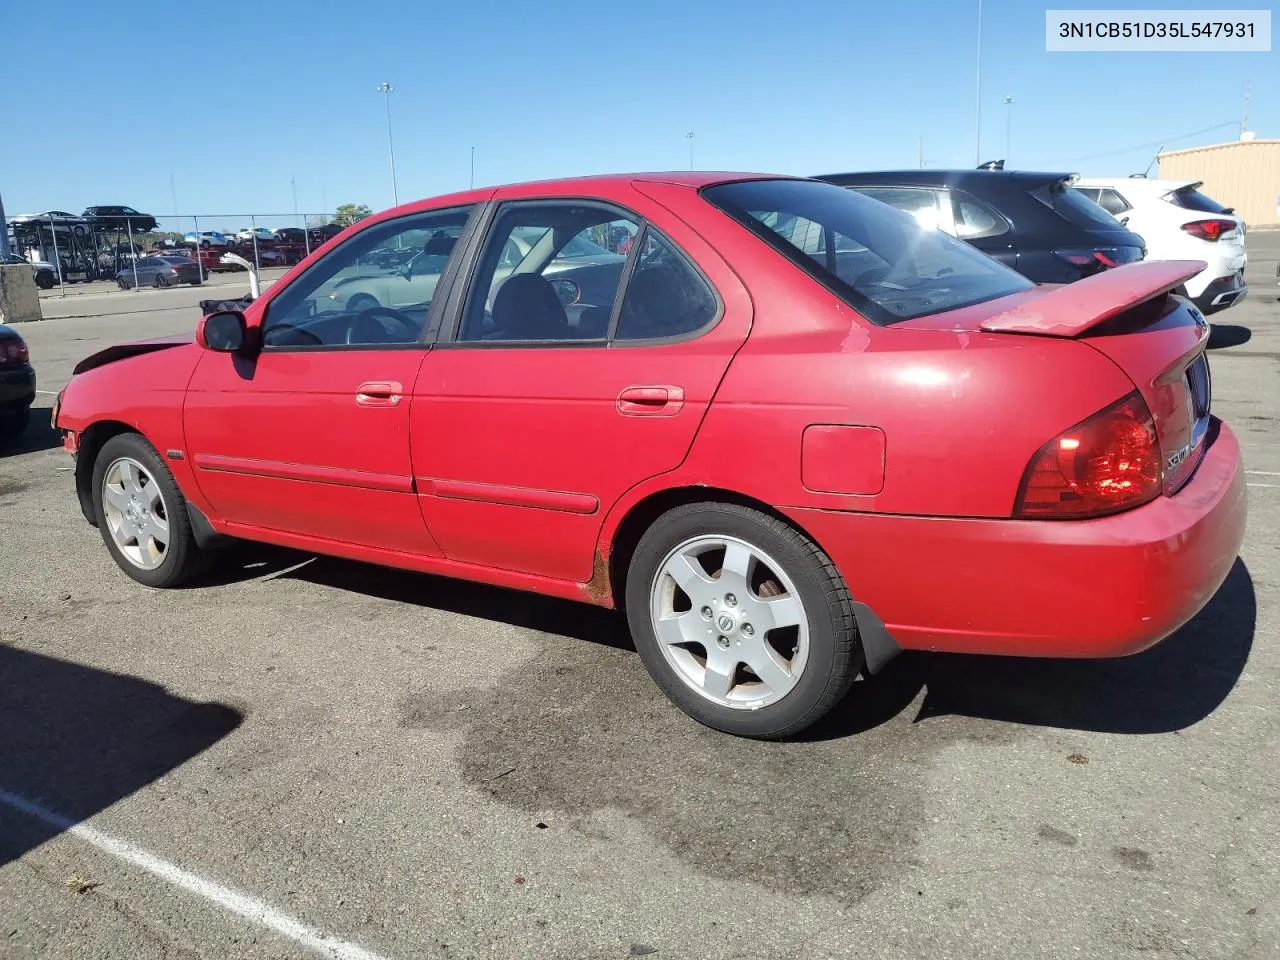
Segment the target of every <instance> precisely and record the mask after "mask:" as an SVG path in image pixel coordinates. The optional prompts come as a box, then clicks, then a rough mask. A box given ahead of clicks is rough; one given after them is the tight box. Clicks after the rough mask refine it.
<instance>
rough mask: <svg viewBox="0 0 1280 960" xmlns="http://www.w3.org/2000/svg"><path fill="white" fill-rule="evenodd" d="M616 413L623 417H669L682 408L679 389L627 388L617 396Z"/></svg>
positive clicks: (659, 387) (664, 387)
mask: <svg viewBox="0 0 1280 960" xmlns="http://www.w3.org/2000/svg"><path fill="white" fill-rule="evenodd" d="M617 406H618V412H619V413H620V414H622V415H623V416H624V417H645V416H648V417H671V416H675V415H676V414H677V413H679V412H680V408H681V407H683V406H684V390H683V389H682V388H681V387H671V386H651V387H650V386H645V387H627V388H626V389H625V390H623V391H622V392H621V393H619V394H618V403H617Z"/></svg>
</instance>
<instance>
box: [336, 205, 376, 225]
mask: <svg viewBox="0 0 1280 960" xmlns="http://www.w3.org/2000/svg"><path fill="white" fill-rule="evenodd" d="M372 215H373V211H372V210H370V209H369V208H368V207H367V206H365V205H364V204H363V203H344V204H342V205H341V206H340V207H338V209H337V210H335V211H334V212H333V220H331V221H330V222H331V223H333V224H335V225H337V226H339V227H349V226H351V224H353V223H358V222H359V221H361V220H363V219H364V218H365V217H368V216H372Z"/></svg>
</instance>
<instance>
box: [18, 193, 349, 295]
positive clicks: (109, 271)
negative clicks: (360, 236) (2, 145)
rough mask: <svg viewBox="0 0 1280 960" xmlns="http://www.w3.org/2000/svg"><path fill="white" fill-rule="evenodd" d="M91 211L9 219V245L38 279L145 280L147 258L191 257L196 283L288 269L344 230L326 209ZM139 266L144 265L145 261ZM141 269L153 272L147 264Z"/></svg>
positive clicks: (131, 283) (47, 284)
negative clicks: (33, 268) (249, 266)
mask: <svg viewBox="0 0 1280 960" xmlns="http://www.w3.org/2000/svg"><path fill="white" fill-rule="evenodd" d="M97 209H98V210H99V211H100V212H99V213H97V214H95V215H93V216H75V215H73V214H69V213H65V212H62V211H48V212H45V213H42V214H36V215H29V216H22V215H19V216H15V217H10V218H9V232H10V245H11V247H12V250H13V252H14V253H15V254H17V255H18V256H21V257H23V258H24V259H26V260H29V261H31V262H32V263H33V264H35V265H36V282H37V284H38V285H39V286H40V287H42V288H44V289H48V288H51V287H53V286H55V285H60V286H62V287H63V292H64V293H65V285H66V284H75V283H88V282H91V281H95V280H108V281H113V282H115V283H117V284H118V285H119V286H120V287H121V288H125V287H133V288H136V287H137V286H139V285H140V283H141V284H145V282H146V281H144V280H143V277H142V275H141V274H140V273H139V270H138V265H139V263H140V262H142V261H144V260H145V259H146V258H148V257H155V256H181V257H188V258H190V259H192V260H195V261H196V263H197V264H198V270H199V275H200V279H201V281H203V280H205V279H207V278H208V277H209V276H210V275H211V274H215V273H221V272H224V271H237V270H241V271H242V270H245V269H246V268H245V266H244V265H243V264H242V263H240V262H238V260H237V259H233V258H232V257H228V256H227V255H228V254H231V255H233V257H235V258H242V259H243V260H245V261H248V262H249V263H251V264H253V266H254V269H255V270H256V271H261V270H263V269H268V268H271V267H289V266H292V265H293V264H296V263H298V262H299V261H301V260H302V259H303V258H304V257H306V256H307V255H308V254H310V253H311V251H312V250H314V249H315V248H316V247H317V246H319V245H320V244H322V243H324V242H325V241H326V240H328V239H329V238H330V237H332V236H334V235H336V234H337V233H338V232H339V231H340V230H341V229H342V228H341V227H338V226H335V225H333V223H332V220H333V215H332V214H326V213H221V214H219V213H202V214H179V215H173V216H165V217H153V216H150V215H147V214H140V213H136V212H135V211H132V210H126V209H121V208H97ZM143 266H144V268H145V266H146V264H143ZM143 272H144V273H146V274H148V275H149V274H150V273H151V271H148V270H144V271H143Z"/></svg>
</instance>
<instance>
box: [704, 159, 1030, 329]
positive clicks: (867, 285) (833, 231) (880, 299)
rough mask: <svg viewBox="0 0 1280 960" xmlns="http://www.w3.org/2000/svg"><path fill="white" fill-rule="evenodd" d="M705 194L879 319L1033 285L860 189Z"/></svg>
mask: <svg viewBox="0 0 1280 960" xmlns="http://www.w3.org/2000/svg"><path fill="white" fill-rule="evenodd" d="M702 196H703V197H704V198H705V199H706V200H707V201H708V202H710V203H711V204H712V205H713V206H715V207H717V208H719V209H720V210H722V211H723V212H724V213H726V214H728V215H729V216H730V217H732V218H733V219H734V220H737V221H738V222H739V223H741V224H742V225H743V226H744V227H746V228H747V229H748V230H750V231H751V232H752V233H754V234H755V235H756V236H758V237H759V238H760V239H761V240H763V241H764V242H765V243H767V244H769V245H770V246H771V247H773V248H774V249H776V250H778V251H779V252H780V253H781V254H782V255H783V256H785V257H786V258H787V259H788V260H790V261H791V262H792V263H793V264H795V266H797V267H798V268H800V269H801V270H803V271H804V272H806V273H807V274H809V275H810V276H812V277H813V278H814V279H815V280H817V281H818V282H819V283H822V284H823V285H824V286H826V287H827V288H828V289H829V290H831V291H832V292H833V293H834V294H836V295H837V296H839V297H840V298H841V299H843V300H845V301H846V302H847V303H848V304H849V305H850V306H852V307H853V308H854V309H855V310H857V311H858V312H859V313H861V314H862V315H863V316H865V317H866V318H867V319H869V320H870V321H872V322H873V323H877V324H880V325H889V324H893V323H897V322H900V321H902V320H909V319H911V318H913V317H922V316H926V315H928V314H934V313H943V312H945V311H947V310H954V309H956V308H958V307H964V306H969V305H971V304H975V303H983V302H986V301H988V300H995V299H997V298H999V297H1004V296H1008V295H1009V294H1011V293H1016V292H1018V291H1020V290H1027V289H1030V288H1031V287H1032V283H1031V281H1030V280H1027V279H1026V278H1025V277H1023V276H1022V275H1021V274H1018V273H1015V272H1014V271H1012V270H1010V269H1009V268H1008V267H1006V266H1004V265H1003V264H1000V263H998V262H997V261H995V260H993V259H991V258H990V257H988V256H986V255H985V254H983V253H981V252H979V251H978V250H976V249H974V248H973V247H971V246H969V245H968V244H967V243H965V242H964V241H962V240H957V239H956V238H955V237H952V236H951V235H950V234H947V233H943V232H942V231H940V230H928V229H925V228H923V227H921V225H920V224H919V222H918V221H917V220H916V218H915V217H913V216H911V215H910V214H906V213H903V212H901V211H899V210H897V209H894V208H893V207H890V206H888V205H886V204H883V203H879V202H876V201H874V200H872V199H870V198H869V197H865V196H863V195H862V194H860V193H858V192H857V191H855V190H849V189H846V188H844V187H838V186H835V185H833V184H829V183H820V182H816V181H812V180H749V181H743V182H739V183H724V184H719V185H717V186H714V187H709V188H706V189H705V190H703V191H702ZM801 223H802V224H803V226H802V227H801ZM815 235H816V236H815Z"/></svg>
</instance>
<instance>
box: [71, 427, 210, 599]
mask: <svg viewBox="0 0 1280 960" xmlns="http://www.w3.org/2000/svg"><path fill="white" fill-rule="evenodd" d="M121 457H130V458H132V459H134V460H136V461H138V463H140V464H142V466H143V467H145V468H146V470H147V472H148V473H150V474H151V476H152V478H153V479H154V480H155V482H156V483H157V484H158V485H159V486H160V492H161V495H162V496H163V498H164V505H165V519H166V520H167V521H168V524H169V543H168V545H167V548H166V550H165V557H164V559H163V560H162V561H161V562H160V565H159V566H157V567H155V568H153V569H150V570H145V569H143V568H141V567H138V566H136V565H134V564H133V563H132V562H131V561H130V560H129V559H128V558H126V557H125V556H124V554H123V553H122V552H121V550H120V547H119V546H118V545H117V544H116V542H115V538H114V537H113V536H112V533H111V529H110V526H109V525H108V523H107V518H106V513H105V511H104V509H103V504H102V486H103V478H104V477H105V476H106V473H107V468H108V467H109V466H110V465H111V464H112V463H113V462H114V461H116V460H118V459H119V458H121ZM92 496H93V513H94V518H95V519H96V520H97V523H98V532H99V533H101V534H102V542H103V543H105V544H106V545H107V552H108V553H110V554H111V558H112V559H113V560H115V562H116V565H117V566H118V567H120V569H121V570H123V571H124V572H125V573H127V574H128V575H129V576H130V577H132V578H133V579H134V580H136V581H138V583H141V584H144V585H146V586H148V587H157V588H168V587H177V586H181V585H182V584H183V583H185V582H187V581H188V580H190V579H191V578H192V577H194V576H196V575H197V574H199V573H200V572H201V571H202V570H204V569H205V567H206V566H207V563H208V553H207V552H206V551H203V550H201V549H200V547H199V546H198V545H197V544H196V541H195V535H194V534H193V533H192V531H191V521H190V520H189V519H188V516H187V501H186V498H185V497H183V495H182V491H181V490H179V489H178V484H177V482H176V481H175V480H174V479H173V474H172V473H170V472H169V467H168V466H167V465H166V464H165V462H164V458H163V457H161V456H160V454H159V453H157V452H156V449H155V447H153V446H152V445H151V444H150V443H148V442H147V440H146V438H145V437H142V436H141V435H139V434H136V433H120V434H117V435H116V436H114V437H112V438H111V439H110V440H108V441H107V442H106V443H104V444H103V445H102V449H101V450H99V451H98V456H97V459H96V460H94V463H93V487H92Z"/></svg>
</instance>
